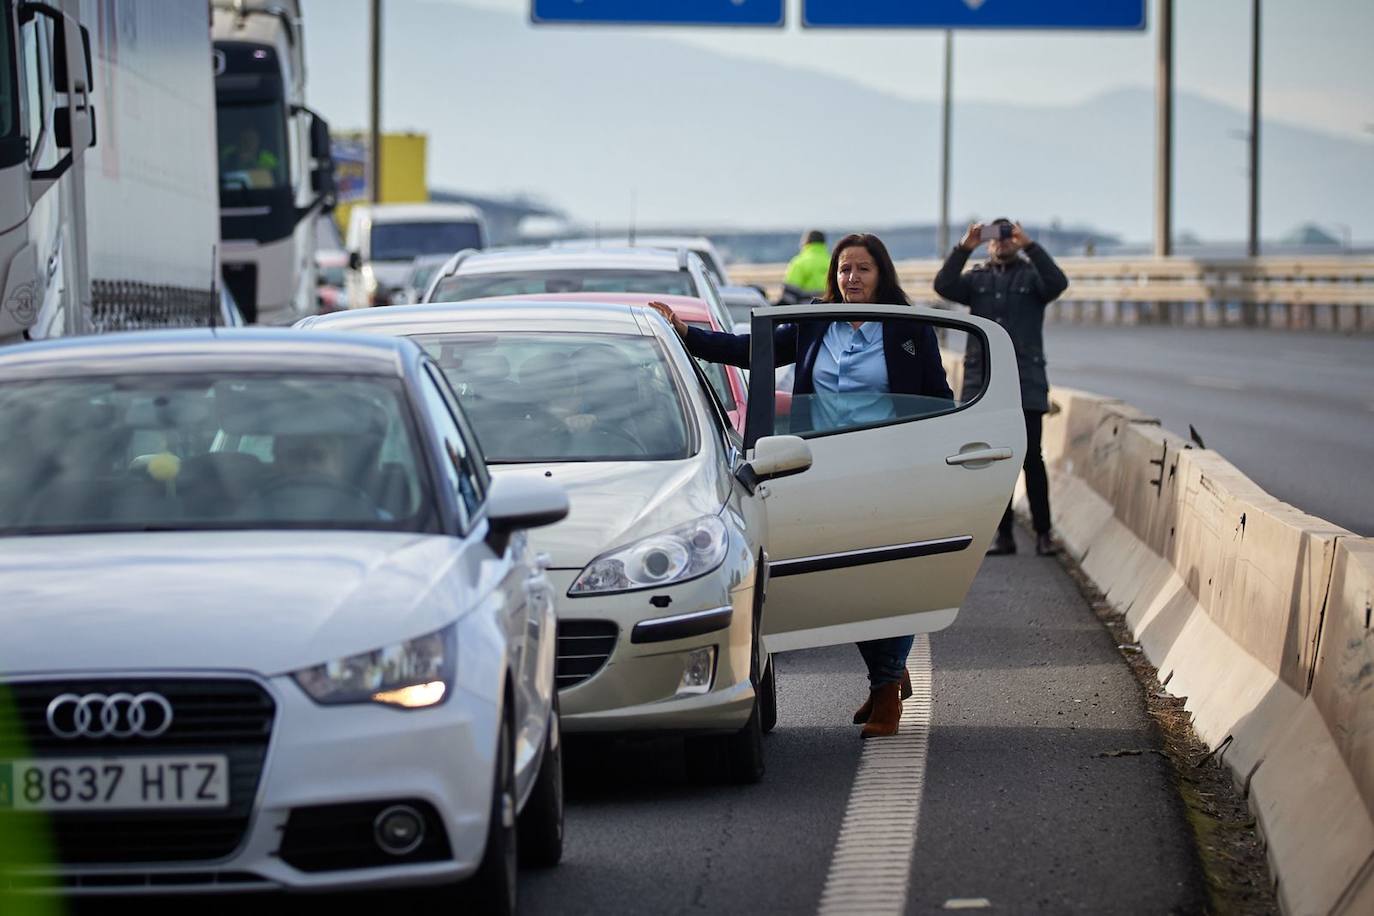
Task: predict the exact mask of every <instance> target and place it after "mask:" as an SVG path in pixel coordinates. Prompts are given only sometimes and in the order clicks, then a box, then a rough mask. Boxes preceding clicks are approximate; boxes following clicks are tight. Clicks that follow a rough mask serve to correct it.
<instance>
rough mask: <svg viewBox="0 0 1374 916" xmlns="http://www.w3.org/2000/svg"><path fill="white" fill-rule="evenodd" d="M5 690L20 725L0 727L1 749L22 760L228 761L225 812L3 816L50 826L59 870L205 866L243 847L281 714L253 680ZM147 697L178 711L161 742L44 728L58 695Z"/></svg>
mask: <svg viewBox="0 0 1374 916" xmlns="http://www.w3.org/2000/svg"><path fill="white" fill-rule="evenodd" d="M6 686H7V689H8V693H9V695H10V699H11V701H12V703H11V706H12V709H13V711H14V717H13V718H14V720H13V721H11V722H6V723H4V724H3V725H0V747H3V748H5V749H7V750H9V751H10V752H11V753H14V754H16V755H27V756H33V757H42V758H55V757H64V756H67V757H82V756H91V755H96V754H104V755H112V756H113V755H116V754H119V755H138V754H143V753H147V754H157V755H167V754H182V753H185V754H196V753H202V754H203V753H215V754H224V755H225V756H226V757H227V758H228V761H229V805H228V807H226V808H224V809H222V810H216V811H213V812H207V811H204V810H194V811H184V810H183V811H148V812H137V811H109V812H80V813H77V812H49V813H46V814H43V813H31V812H14V813H10V814H8V815H6V816H7V817H9V818H12V819H14V820H16V821H20V820H23V819H28V820H29V821H30V822H31V824H30V825H29V826H30V827H31V829H34V830H38V831H42V830H43V828H44V826H46V832H47V834H48V835H49V837H50V838H51V840H52V846H53V849H52V854H53V856H54V858H55V859H56V860H57V863H59V864H63V865H92V864H113V863H134V862H191V861H209V860H214V859H221V858H223V857H225V856H228V855H229V854H231V853H232V852H233V851H234V850H235V849H236V848H237V847H238V845H239V843H240V842H241V841H242V839H243V835H244V832H245V831H246V830H247V828H248V821H249V818H250V816H251V814H252V810H253V800H254V798H255V796H256V795H257V788H258V782H259V780H260V778H261V776H262V766H263V760H264V758H265V757H266V754H267V744H268V741H269V739H270V738H271V733H272V721H273V718H274V716H275V714H276V704H275V703H274V702H273V701H272V698H271V697H270V696H269V695H268V694H267V692H266V691H265V690H263V689H262V688H261V687H260V686H258V685H257V684H256V683H254V682H252V681H244V680H229V679H217V680H189V679H170V678H140V679H125V678H109V679H89V680H69V681H42V682H21V683H13V684H9V685H6ZM145 691H151V692H154V693H158V694H161V695H162V696H163V697H165V698H166V699H167V701H168V702H169V703H170V704H171V706H172V709H173V719H172V724H171V726H170V727H169V728H168V729H167V730H166V731H165V732H164V733H163V734H161V735H158V736H156V737H152V738H145V737H132V738H112V737H100V738H87V737H78V738H61V737H58V736H56V735H54V734H53V733H52V732H51V731H50V729H49V728H48V723H47V708H48V704H49V703H50V702H51V701H52V700H53V698H54V697H56V696H58V695H59V694H63V693H74V694H77V695H78V696H81V695H85V694H88V693H102V694H106V695H109V694H113V693H120V692H123V693H132V694H138V693H142V692H145ZM20 826H21V827H22V826H23V825H20ZM37 854H38V853H37V852H35V855H37ZM31 864H40V865H45V864H54V863H45V862H33V863H31Z"/></svg>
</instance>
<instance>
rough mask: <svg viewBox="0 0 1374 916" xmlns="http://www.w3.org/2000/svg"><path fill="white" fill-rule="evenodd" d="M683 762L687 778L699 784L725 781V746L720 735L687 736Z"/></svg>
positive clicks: (684, 744) (684, 742) (684, 743)
mask: <svg viewBox="0 0 1374 916" xmlns="http://www.w3.org/2000/svg"><path fill="white" fill-rule="evenodd" d="M682 750H683V762H684V763H685V764H686V767H687V780H688V781H689V782H692V783H695V784H697V785H713V784H715V783H718V782H724V777H725V771H726V766H727V765H726V762H725V748H724V746H723V744H722V739H721V738H720V736H719V735H705V736H702V737H698V738H687V739H685V740H684V741H683V747H682Z"/></svg>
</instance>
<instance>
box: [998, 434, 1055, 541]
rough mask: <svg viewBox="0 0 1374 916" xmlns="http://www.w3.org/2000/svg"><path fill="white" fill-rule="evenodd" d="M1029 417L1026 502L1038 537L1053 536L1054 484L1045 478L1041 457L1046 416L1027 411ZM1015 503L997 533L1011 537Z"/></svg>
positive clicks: (1043, 462)
mask: <svg viewBox="0 0 1374 916" xmlns="http://www.w3.org/2000/svg"><path fill="white" fill-rule="evenodd" d="M1022 413H1024V414H1025V415H1026V461H1025V463H1024V464H1023V465H1022V466H1021V467H1022V469H1023V470H1024V471H1025V472H1026V499H1027V500H1028V501H1029V502H1030V510H1031V524H1032V526H1033V527H1034V528H1035V533H1036V534H1049V533H1050V481H1049V478H1048V477H1047V476H1046V475H1045V458H1044V456H1043V455H1041V454H1040V429H1041V426H1042V425H1043V424H1044V421H1045V415H1044V414H1043V413H1041V412H1040V411H1038V410H1024V411H1022ZM1011 524H1012V514H1011V504H1010V503H1008V504H1007V511H1006V512H1005V513H1004V514H1003V515H1002V522H1001V524H999V525H998V526H997V533H998V535H999V536H1002V537H1011Z"/></svg>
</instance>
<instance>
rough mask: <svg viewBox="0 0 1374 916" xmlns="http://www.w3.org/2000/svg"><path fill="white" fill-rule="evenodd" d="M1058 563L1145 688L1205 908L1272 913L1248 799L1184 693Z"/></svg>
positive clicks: (1119, 619)
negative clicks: (1198, 725) (1194, 855)
mask: <svg viewBox="0 0 1374 916" xmlns="http://www.w3.org/2000/svg"><path fill="white" fill-rule="evenodd" d="M1060 558H1061V563H1062V564H1063V566H1064V568H1065V569H1066V570H1067V571H1068V573H1069V575H1070V576H1071V577H1072V578H1073V580H1074V581H1075V582H1076V583H1077V584H1078V588H1079V590H1080V591H1081V592H1082V594H1083V597H1084V598H1085V599H1086V600H1087V602H1088V604H1089V606H1091V607H1092V609H1093V613H1094V614H1096V615H1097V618H1098V619H1099V620H1100V621H1102V624H1103V626H1105V627H1106V628H1107V630H1108V631H1109V632H1110V633H1111V634H1112V638H1113V639H1114V640H1115V641H1116V644H1117V645H1118V646H1120V647H1122V648H1121V649H1120V651H1121V656H1122V658H1123V659H1124V660H1125V661H1126V664H1128V665H1129V666H1130V667H1131V670H1132V671H1134V672H1135V676H1136V680H1138V681H1139V682H1140V685H1141V687H1142V688H1143V689H1144V693H1145V700H1146V706H1147V709H1148V711H1149V714H1150V718H1152V719H1153V720H1154V721H1155V723H1156V724H1157V725H1158V727H1159V732H1160V736H1161V739H1162V742H1163V746H1164V753H1165V756H1166V757H1168V758H1169V763H1170V764H1171V769H1172V770H1173V774H1174V784H1175V785H1176V786H1177V787H1178V791H1179V796H1180V798H1181V799H1182V801H1183V806H1184V811H1185V813H1186V815H1187V818H1188V823H1189V826H1191V827H1192V830H1193V836H1194V839H1195V841H1196V843H1197V852H1198V858H1199V860H1200V861H1201V863H1202V869H1203V875H1204V877H1205V879H1206V882H1207V896H1208V911H1209V912H1210V913H1212V914H1215V916H1277V914H1278V913H1279V906H1278V901H1277V899H1276V897H1275V894H1274V880H1273V876H1272V875H1271V873H1270V870H1269V862H1268V860H1267V859H1266V857H1265V851H1264V840H1263V839H1262V838H1261V837H1260V835H1259V832H1258V830H1257V828H1256V824H1255V816H1254V814H1253V813H1251V811H1250V808H1249V805H1248V804H1247V802H1246V797H1245V795H1244V794H1243V793H1242V791H1241V790H1240V789H1239V788H1238V787H1237V786H1236V785H1235V783H1234V782H1233V781H1232V776H1231V771H1230V769H1229V768H1227V767H1226V766H1225V765H1224V764H1220V763H1218V762H1217V759H1216V756H1215V755H1214V754H1213V753H1212V752H1210V751H1209V750H1208V748H1207V746H1206V745H1205V744H1203V743H1202V741H1201V740H1200V739H1199V738H1198V736H1197V735H1196V733H1194V731H1193V727H1192V715H1191V713H1189V712H1188V711H1187V710H1186V709H1184V707H1183V704H1184V702H1185V701H1186V699H1187V698H1186V697H1175V696H1172V695H1171V694H1170V693H1169V692H1168V690H1167V689H1166V688H1165V687H1163V686H1162V685H1161V684H1160V683H1159V672H1158V671H1156V670H1155V667H1154V665H1152V664H1150V661H1149V659H1147V658H1146V657H1145V653H1144V652H1141V651H1140V648H1139V646H1137V645H1136V644H1135V642H1134V639H1133V637H1132V636H1131V632H1130V630H1129V628H1128V627H1127V626H1126V619H1125V617H1124V616H1123V615H1122V614H1119V613H1117V612H1116V611H1115V610H1113V609H1112V608H1111V606H1110V605H1109V604H1107V602H1106V600H1105V598H1104V597H1103V595H1102V593H1101V592H1100V591H1099V590H1098V589H1097V587H1096V586H1095V585H1093V583H1092V581H1091V580H1090V579H1089V578H1088V577H1087V576H1086V575H1085V574H1084V573H1083V571H1082V570H1081V569H1080V568H1079V567H1078V564H1076V563H1075V562H1074V561H1073V560H1072V559H1071V558H1069V557H1068V556H1067V554H1065V553H1063V552H1062V551H1061V554H1060Z"/></svg>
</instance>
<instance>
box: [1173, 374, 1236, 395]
mask: <svg viewBox="0 0 1374 916" xmlns="http://www.w3.org/2000/svg"><path fill="white" fill-rule="evenodd" d="M1183 380H1184V381H1185V382H1187V383H1188V384H1189V385H1196V386H1197V387H1199V388H1218V389H1220V390H1222V391H1244V390H1245V383H1244V382H1242V381H1240V380H1239V379H1233V378H1217V377H1216V376H1215V375H1189V376H1185V377H1184V379H1183Z"/></svg>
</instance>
